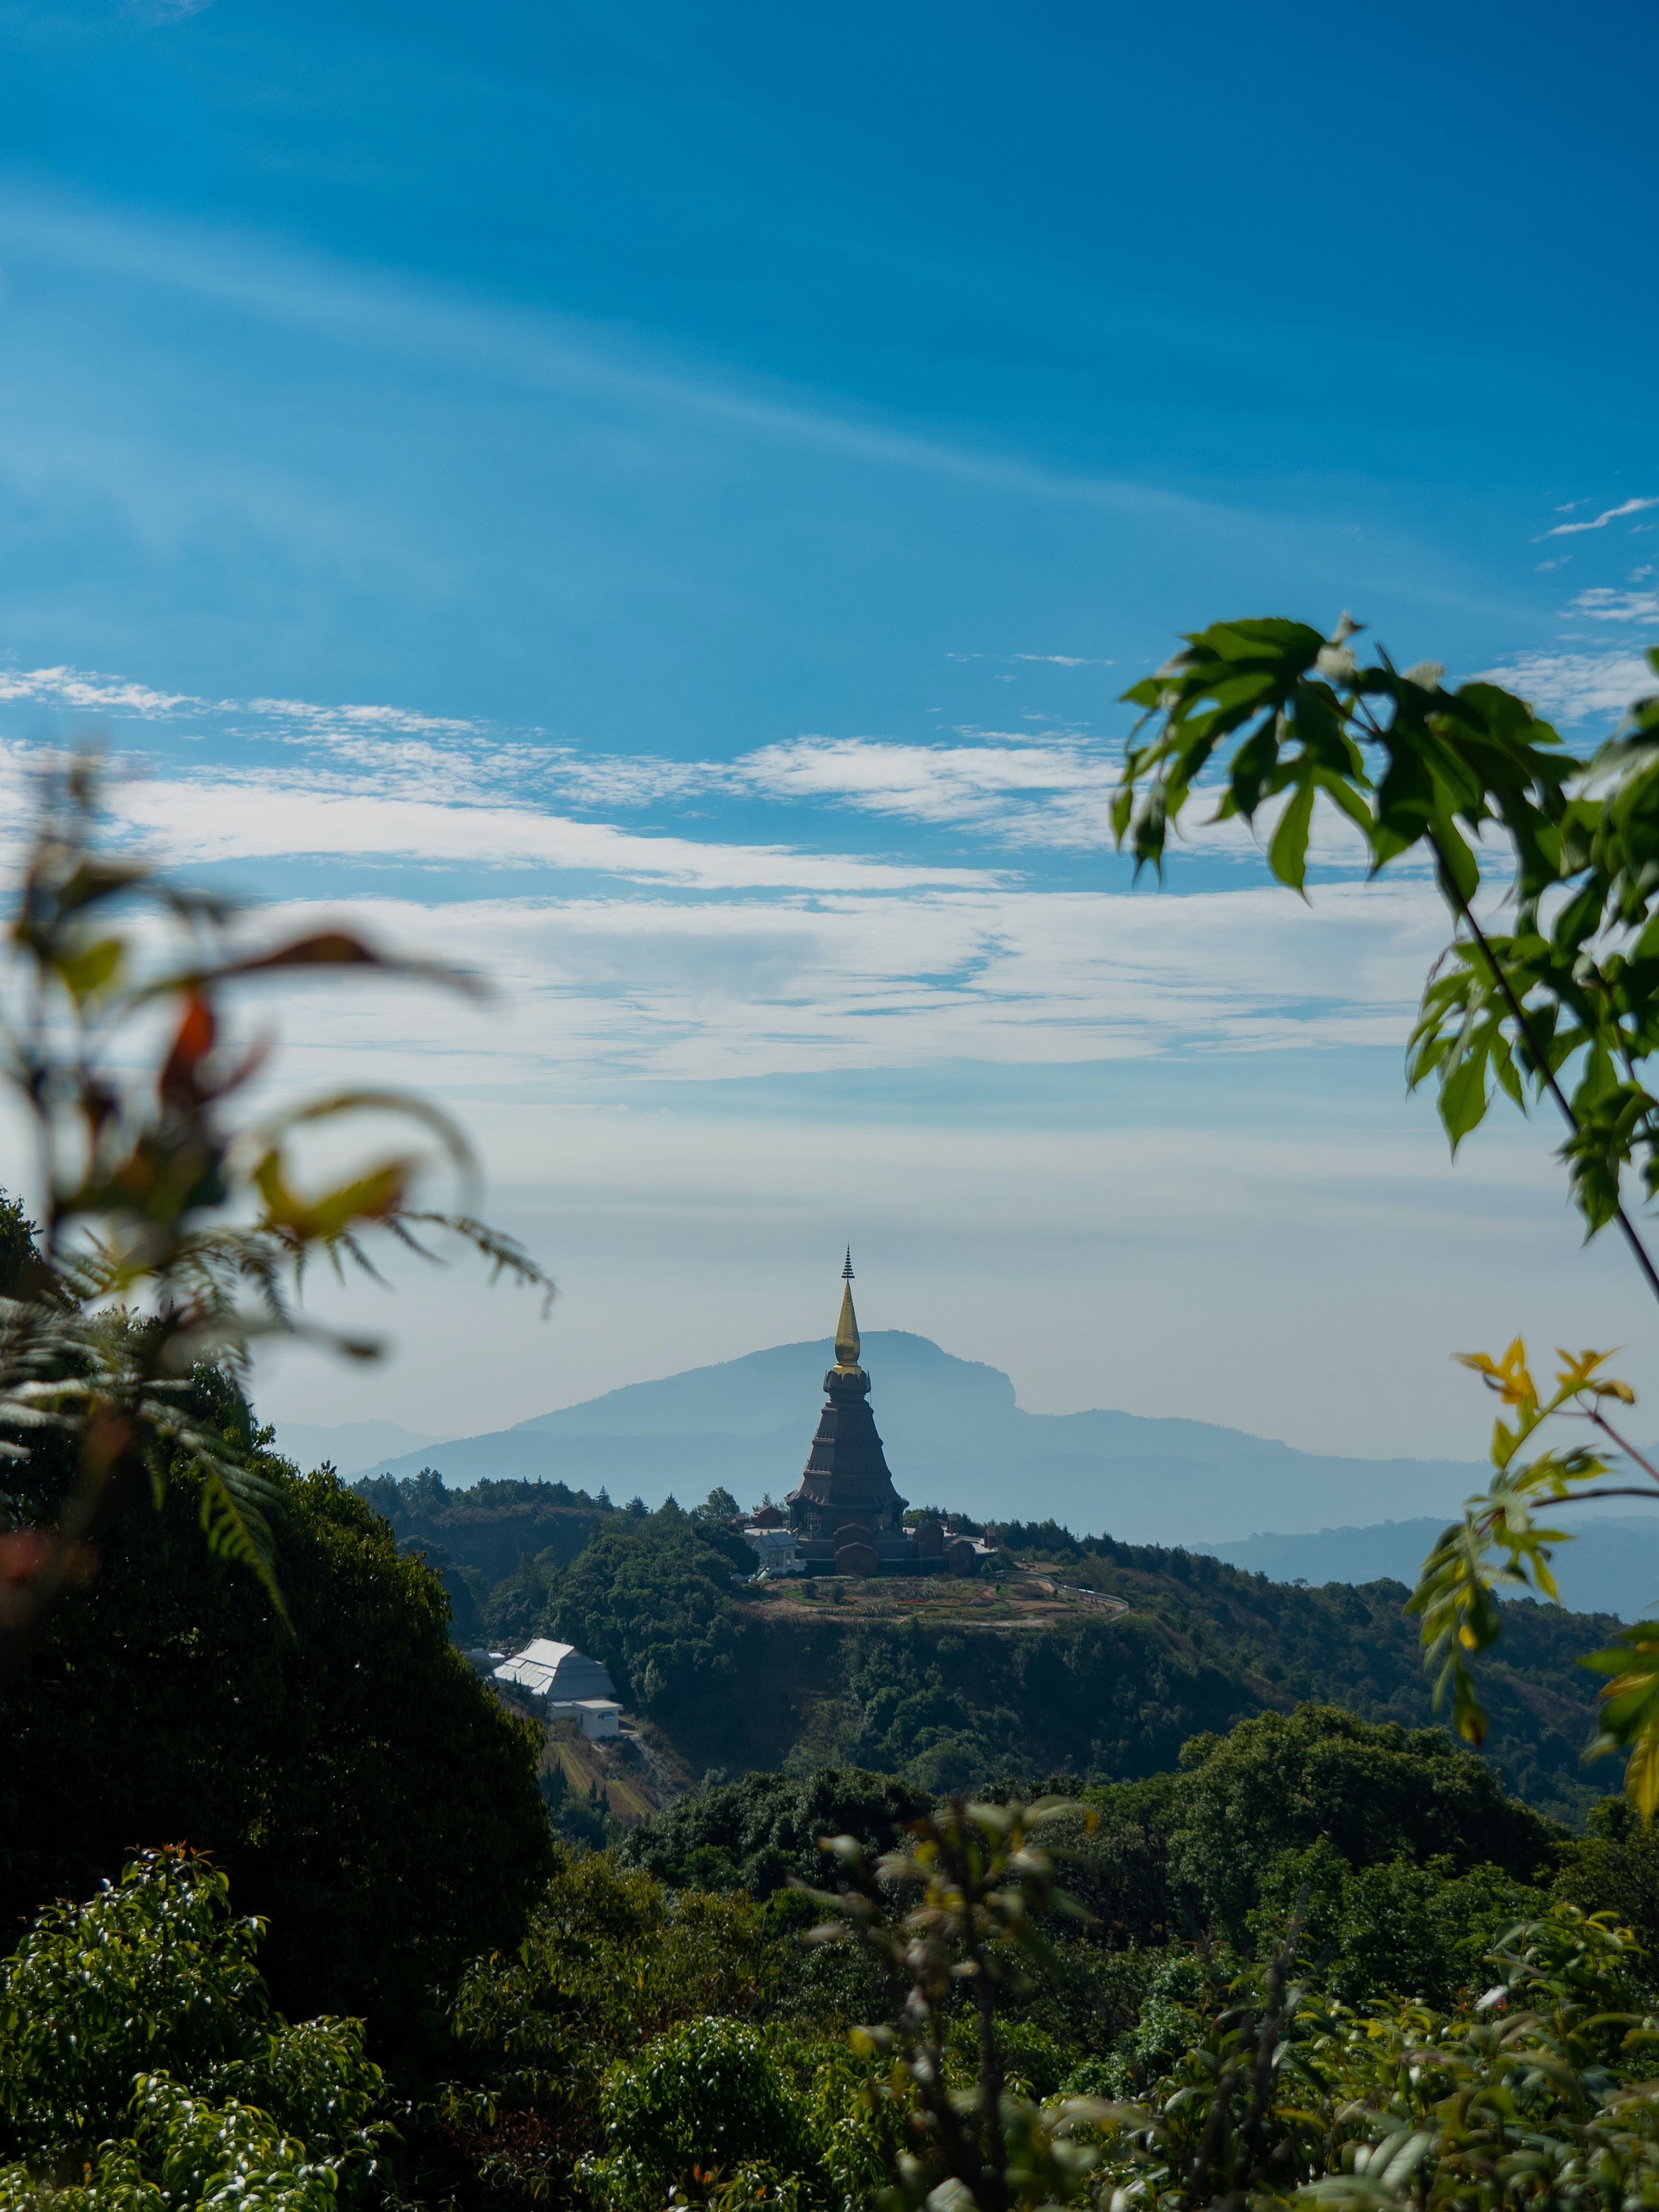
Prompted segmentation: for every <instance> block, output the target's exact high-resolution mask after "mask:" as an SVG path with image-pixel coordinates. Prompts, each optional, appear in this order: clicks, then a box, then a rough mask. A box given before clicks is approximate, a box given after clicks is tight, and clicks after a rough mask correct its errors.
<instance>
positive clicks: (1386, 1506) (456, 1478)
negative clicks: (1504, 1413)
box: [353, 1329, 1484, 1545]
mask: <svg viewBox="0 0 1659 2212" xmlns="http://www.w3.org/2000/svg"><path fill="white" fill-rule="evenodd" d="M834 1358H835V1352H834V1348H833V1346H832V1345H831V1343H830V1341H829V1339H828V1338H821V1339H817V1340H811V1341H808V1342H805V1343H800V1344H782V1345H775V1346H771V1347H770V1348H769V1349H768V1350H766V1351H764V1352H749V1353H747V1354H745V1355H744V1357H742V1358H738V1359H728V1360H723V1361H720V1363H718V1364H715V1365H713V1366H708V1367H695V1368H690V1369H688V1370H686V1371H685V1372H684V1373H683V1374H679V1375H670V1376H663V1377H662V1378H661V1379H660V1380H659V1381H656V1382H651V1383H629V1384H627V1385H625V1386H624V1387H623V1389H617V1390H609V1391H606V1392H605V1394H604V1395H602V1396H600V1397H598V1398H591V1399H588V1400H586V1401H585V1402H583V1403H581V1404H579V1405H574V1406H564V1407H559V1408H558V1409H557V1411H556V1412H554V1413H541V1414H538V1415H536V1416H534V1417H533V1418H532V1419H529V1420H526V1421H520V1422H518V1423H516V1424H515V1425H513V1427H511V1428H507V1429H497V1430H495V1431H491V1432H489V1433H488V1434H486V1435H483V1436H476V1437H455V1438H452V1439H451V1440H449V1441H448V1442H447V1443H437V1444H431V1445H427V1446H423V1447H422V1448H421V1449H419V1450H417V1451H409V1452H404V1453H403V1454H401V1455H398V1457H396V1458H389V1457H388V1458H381V1459H378V1460H375V1461H374V1462H371V1463H369V1464H368V1465H367V1466H364V1467H362V1468H356V1469H354V1470H353V1474H354V1476H355V1475H358V1474H391V1475H392V1476H394V1477H398V1478H402V1479H405V1480H406V1479H407V1478H408V1477H410V1476H411V1475H414V1474H418V1473H419V1471H420V1469H421V1468H422V1467H435V1468H438V1469H439V1471H440V1472H441V1474H443V1476H444V1478H445V1480H447V1482H448V1483H450V1484H451V1485H452V1486H454V1487H458V1488H466V1487H469V1486H471V1485H472V1484H473V1483H476V1482H478V1481H482V1480H527V1481H548V1482H552V1481H559V1482H565V1483H568V1485H569V1486H571V1487H572V1488H573V1489H580V1490H586V1491H589V1492H595V1493H597V1492H599V1490H601V1489H605V1490H607V1491H608V1492H610V1494H611V1497H612V1498H613V1499H615V1501H616V1502H617V1504H622V1503H623V1501H624V1500H625V1499H627V1498H631V1497H634V1496H635V1495H637V1496H639V1497H641V1498H643V1499H644V1501H645V1503H646V1504H647V1505H648V1506H653V1507H654V1506H656V1505H659V1504H661V1503H662V1501H663V1500H664V1498H666V1497H668V1496H670V1495H673V1496H674V1497H677V1498H678V1499H679V1501H680V1503H681V1504H695V1503H696V1502H697V1501H698V1500H699V1499H701V1498H702V1497H704V1496H706V1495H707V1493H708V1491H710V1490H711V1489H713V1488H714V1486H716V1485H717V1484H718V1485H720V1486H723V1487H724V1488H726V1489H727V1490H730V1491H732V1492H734V1493H735V1494H736V1496H737V1497H738V1500H739V1502H740V1503H741V1504H744V1505H750V1504H755V1503H757V1502H758V1500H759V1498H760V1497H761V1495H762V1493H763V1492H769V1493H770V1495H771V1496H773V1497H774V1498H782V1497H783V1496H784V1495H785V1493H786V1492H788V1491H790V1490H792V1489H793V1487H794V1486H795V1484H796V1482H797V1481H798V1480H799V1475H800V1470H801V1468H802V1467H803V1466H804V1464H805V1459H806V1452H807V1447H808V1445H809V1444H810V1443H811V1437H812V1432H813V1429H814V1427H815V1425H816V1424H817V1416H818V1408H819V1406H820V1404H821V1403H822V1386H823V1374H824V1370H825V1369H826V1368H828V1367H829V1365H830V1364H832V1362H833V1360H834ZM863 1359H864V1365H865V1367H866V1370H868V1372H869V1374H870V1377H871V1383H872V1392H871V1403H872V1407H873V1408H874V1410H875V1415H876V1424H877V1426H878V1429H879V1430H880V1431H881V1434H882V1436H883V1437H884V1441H885V1443H886V1448H887V1457H888V1462H889V1464H890V1467H891V1468H892V1470H893V1477H894V1480H895V1481H896V1483H897V1485H898V1487H899V1490H900V1492H902V1494H903V1495H904V1496H905V1497H906V1498H908V1499H909V1500H910V1502H911V1504H915V1505H921V1504H943V1505H949V1506H952V1507H955V1508H957V1509H958V1510H963V1511H965V1512H969V1513H971V1514H974V1515H975V1516H979V1517H980V1518H981V1519H985V1518H990V1519H1000V1520H1007V1521H1013V1520H1019V1521H1042V1520H1050V1519H1052V1520H1055V1521H1060V1522H1065V1523H1066V1525H1068V1526H1069V1527H1071V1528H1073V1529H1076V1530H1078V1531H1079V1532H1080V1533H1081V1532H1087V1533H1090V1534H1110V1535H1113V1536H1116V1537H1118V1538H1120V1539H1121V1540H1123V1541H1127V1542H1131V1543H1158V1544H1190V1543H1199V1542H1203V1543H1206V1544H1212V1545H1213V1544H1222V1543H1227V1542H1231V1541H1237V1540H1238V1539H1240V1538H1243V1537H1248V1536H1249V1534H1251V1533H1252V1532H1253V1531H1255V1530H1256V1529H1260V1528H1273V1529H1276V1530H1279V1531H1283V1532H1284V1533H1285V1534H1300V1533H1303V1532H1306V1531H1314V1530H1317V1529H1319V1528H1328V1527H1330V1526H1331V1525H1332V1524H1333V1523H1334V1522H1340V1521H1349V1522H1357V1521H1366V1522H1375V1521H1379V1520H1382V1519H1384V1518H1395V1519H1405V1518H1408V1517H1412V1516H1417V1515H1427V1514H1438V1515H1440V1516H1442V1517H1444V1516H1448V1515H1449V1514H1451V1513H1453V1512H1455V1510H1456V1508H1457V1507H1458V1505H1459V1504H1460V1503H1461V1501H1462V1498H1463V1497H1464V1496H1465V1495H1466V1494H1467V1493H1468V1492H1469V1491H1470V1490H1471V1489H1474V1487H1476V1486H1478V1485H1480V1484H1481V1483H1482V1482H1483V1481H1484V1471H1483V1469H1482V1468H1480V1466H1478V1465H1476V1464H1474V1463H1471V1462H1459V1461H1453V1460H1411V1459H1396V1460H1364V1459H1348V1458H1338V1457H1328V1456H1321V1455H1317V1454H1313V1453H1308V1452H1301V1451H1297V1449H1295V1448H1294V1447H1293V1446H1291V1445H1290V1444H1285V1443H1278V1442H1275V1441H1273V1440H1272V1439H1270V1438H1267V1437H1255V1436H1250V1435H1249V1434H1247V1433H1246V1432H1244V1431H1242V1430H1237V1429H1225V1428H1220V1427H1218V1426H1216V1425H1213V1424H1212V1423H1209V1422H1205V1421H1192V1420H1186V1419H1181V1418H1179V1417H1169V1418H1164V1419H1153V1418H1149V1417H1147V1416H1146V1415H1144V1414H1138V1413H1118V1412H1113V1411H1109V1410H1097V1411H1091V1412H1086V1413H1027V1412H1025V1411H1024V1408H1023V1407H1021V1406H1020V1405H1019V1404H1018V1400H1017V1398H1016V1395H1015V1391H1014V1386H1013V1383H1012V1380H1011V1379H1010V1378H1009V1376H1006V1375H1005V1374H1004V1373H1003V1372H1002V1370H1000V1368H995V1367H991V1366H987V1365H986V1364H982V1363H981V1362H979V1361H976V1360H969V1359H958V1358H956V1357H955V1356H954V1355H953V1354H952V1353H951V1352H945V1351H944V1350H943V1349H942V1348H941V1347H940V1346H939V1345H937V1344H934V1343H933V1341H932V1340H930V1339H929V1338H927V1337H925V1336H916V1335H913V1334H910V1333H909V1332H908V1331H907V1330H902V1329H885V1330H872V1331H871V1332H869V1333H868V1334H866V1336H865V1338H864V1355H863Z"/></svg>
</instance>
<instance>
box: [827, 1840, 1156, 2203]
mask: <svg viewBox="0 0 1659 2212" xmlns="http://www.w3.org/2000/svg"><path fill="white" fill-rule="evenodd" d="M1075 1811H1076V1808H1075V1806H1074V1805H1073V1803H1072V1802H1071V1801H1070V1800H1068V1799H1066V1798H1040V1799H1038V1800H1037V1801H1036V1802H1035V1803H1033V1804H1030V1805H1023V1804H1020V1803H1018V1802H1010V1803H1008V1804H1006V1805H981V1804H970V1803H969V1802H968V1801H967V1800H966V1799H965V1798H962V1797H957V1798H955V1799H952V1800H951V1801H949V1802H947V1803H946V1804H945V1806H944V1807H942V1808H939V1809H936V1810H935V1811H933V1812H932V1813H929V1814H923V1815H921V1817H920V1818H919V1819H917V1820H914V1821H912V1822H910V1823H909V1824H908V1826H909V1827H910V1831H911V1834H912V1836H913V1837H914V1838H915V1840H914V1841H913V1842H912V1843H911V1844H908V1847H906V1848H903V1849H901V1850H892V1851H888V1852H885V1853H884V1854H883V1855H882V1856H881V1857H879V1858H878V1859H876V1860H874V1861H872V1859H871V1858H870V1857H869V1856H868V1855H867V1853H866V1850H865V1849H864V1846H863V1844H860V1842H859V1840H858V1838H856V1837H853V1836H836V1837H833V1838H830V1837H826V1838H823V1844H822V1848H823V1849H824V1850H828V1851H829V1852H831V1853H833V1855H834V1856H835V1857H836V1860H837V1861H838V1862H839V1866H840V1873H841V1886H840V1888H839V1890H838V1891H837V1892H836V1893H834V1894H831V1893H828V1892H823V1893H815V1894H816V1895H817V1901H818V1902H819V1903H820V1904H822V1905H829V1906H830V1907H831V1908H832V1909H833V1910H834V1911H835V1913H836V1917H835V1918H834V1919H832V1920H829V1921H826V1922H825V1923H823V1925H822V1926H821V1927H819V1928H817V1929H814V1930H812V1931H811V1939H815V1940H817V1941H818V1942H859V1943H861V1944H862V1945H863V1946H865V1947H866V1949H868V1950H869V1951H871V1952H872V1954H874V1955H875V1957H876V1958H877V1959H878V1961H879V1962H880V1964H881V1966H882V1967H883V1969H884V1972H885V1974H886V1977H887V1981H888V1985H889V1990H890V2000H891V2015H892V2016H891V2019H890V2022H888V2023H886V2024H883V2025H878V2026H875V2027H861V2028H859V2029H857V2030H855V2031H854V2048H855V2049H856V2050H860V2051H865V2052H867V2053H870V2054H872V2055H874V2054H880V2055H881V2056H883V2057H886V2058H888V2059H889V2060H890V2070H889V2072H888V2075H887V2076H886V2078H885V2080H884V2081H881V2082H879V2083H877V2084H875V2085H872V2088H871V2090H870V2092H869V2093H870V2095H871V2096H872V2098H874V2099H876V2100H887V2101H890V2102H891V2103H893V2104H895V2105H896V2106H898V2107H899V2108H900V2109H901V2110H902V2112H904V2114H905V2116H906V2118H907V2119H908V2128H909V2131H910V2133H911V2135H912V2136H913V2138H914V2147H913V2148H910V2149H908V2150H907V2151H905V2152H903V2153H902V2154H901V2155H900V2156H899V2158H898V2160H897V2161H896V2177H897V2178H896V2181H895V2183H894V2185H893V2186H892V2187H891V2188H890V2190H889V2191H887V2192H886V2193H885V2195H884V2197H883V2199H882V2202H883V2203H884V2205H885V2206H887V2207H889V2208H890V2212H910V2208H915V2207H916V2206H920V2205H922V2204H926V2205H927V2206H929V2207H930V2208H933V2209H934V2212H970V2208H973V2207H977V2208H979V2212H1010V2208H1012V2207H1013V2206H1016V2205H1018V2206H1031V2205H1042V2204H1051V2203H1066V2202H1068V2201H1070V2200H1072V2199H1073V2198H1075V2197H1079V2196H1081V2195H1082V2194H1083V2193H1084V2192H1085V2189H1086V2186H1087V2182H1088V2177H1089V2173H1090V2171H1091V2168H1092V2166H1094V2165H1095V2164H1096V2162H1097V2156H1098V2152H1097V2146H1096V2145H1095V2144H1094V2143H1093V2142H1091V2141H1090V2140H1088V2136H1089V2133H1090V2130H1091V2129H1093V2128H1096V2127H1097V2126H1098V2125H1099V2124H1102V2123H1103V2122H1105V2121H1108V2120H1109V2119H1110V2118H1113V2117H1114V2112H1115V2108H1114V2107H1112V2106H1109V2105H1108V2104H1106V2103H1103V2102H1102V2100H1099V2099H1097V2098H1089V2097H1080V2098H1067V2099H1063V2100H1060V2102H1059V2103H1057V2104H1051V2105H1038V2104H1036V2103H1035V2102H1033V2101H1032V2100H1030V2098H1028V2097H1023V2096H1020V2095H1018V2094H1017V2093H1015V2092H1014V2089H1013V2087H1012V2084H1011V2081H1010V2069H1009V2065H1008V2062H1007V2055H1006V2050H1005V2048H1004V2045H1003V2042H1002V2040H1001V2039H1000V2035H999V2030H998V2023H997V2014H998V2011H999V2008H1000V2007H1001V2006H1003V2005H1005V2004H1006V2003H1007V2002H1009V2001H1010V2000H1012V1999H1013V1998H1016V1997H1018V1996H1021V1995H1024V1994H1025V1993H1026V1991H1027V1990H1028V1989H1029V1987H1030V1975H1031V1970H1032V1968H1033V1967H1035V1966H1038V1965H1040V1964H1041V1965H1049V1966H1052V1965H1053V1963H1054V1960H1053V1950H1052V1946H1051V1944H1050V1942H1049V1941H1048V1937H1047V1936H1045V1934H1044V1933H1043V1930H1042V1922H1043V1921H1044V1919H1045V1918H1047V1917H1049V1916H1050V1915H1055V1914H1058V1915H1063V1916H1068V1917H1082V1910H1083V1909H1082V1907H1081V1906H1079V1905H1077V1904H1076V1903H1075V1902H1074V1901H1073V1899H1071V1898H1070V1897H1069V1896H1067V1895H1066V1893H1065V1892H1064V1891H1063V1890H1062V1889H1060V1887H1059V1886H1058V1884H1057V1882H1056V1880H1055V1873H1054V1859H1053V1857H1052V1856H1051V1855H1050V1854H1049V1853H1048V1852H1047V1851H1045V1850H1043V1849H1042V1842H1041V1838H1042V1833H1043V1831H1044V1830H1045V1829H1046V1828H1048V1826H1051V1824H1052V1823H1053V1822H1054V1821H1055V1820H1058V1819H1060V1818H1061V1817H1062V1816H1064V1815H1066V1814H1074V1813H1075ZM962 2005H966V2006H967V2007H968V2008H969V2009H970V2010H971V2013H972V2015H973V2019H974V2023H975V2040H976V2044H977V2051H976V2060H977V2063H976V2066H975V2078H974V2080H973V2081H972V2082H971V2084H970V2085H968V2086H957V2084H956V2083H955V2082H954V2081H953V2080H952V2078H951V2069H950V2067H949V2065H948V2064H947V2057H948V2053H949V2051H950V2049H951V2042H952V2037H951V2027H952V2024H953V2020H954V2018H955V2016H956V2015H957V2012H958V2009H959V2008H960V2006H962Z"/></svg>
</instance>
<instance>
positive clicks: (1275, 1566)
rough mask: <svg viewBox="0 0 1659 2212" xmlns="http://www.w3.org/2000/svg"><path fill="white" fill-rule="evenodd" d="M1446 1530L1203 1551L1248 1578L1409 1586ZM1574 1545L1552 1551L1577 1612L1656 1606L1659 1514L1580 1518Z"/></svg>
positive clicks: (1267, 1541) (1333, 1533)
mask: <svg viewBox="0 0 1659 2212" xmlns="http://www.w3.org/2000/svg"><path fill="white" fill-rule="evenodd" d="M1445 1525H1446V1521H1445V1516H1444V1515H1443V1514H1442V1515H1437V1516H1435V1517H1433V1518H1432V1519H1425V1520H1418V1521H1385V1522H1381V1523H1380V1524H1378V1525H1376V1526H1374V1527H1371V1528H1321V1529H1319V1530H1318V1531H1317V1532H1316V1533H1315V1534H1297V1535H1279V1534H1273V1535H1259V1536H1247V1537H1246V1538H1244V1540H1243V1542H1240V1543H1219V1544H1202V1545H1200V1546H1199V1547H1198V1548H1199V1549H1200V1550H1201V1551H1206V1552H1210V1553H1213V1554H1214V1555H1215V1557H1216V1558H1217V1559H1225V1560H1226V1561H1227V1563H1228V1565H1230V1566H1235V1567H1243V1569H1244V1571H1246V1573H1249V1574H1258V1575H1266V1576H1267V1577H1269V1579H1270V1580H1272V1581H1273V1582H1276V1583H1289V1582H1304V1583H1310V1584H1313V1585H1315V1586H1317V1585H1318V1584H1320V1583H1371V1582H1379V1581H1381V1580H1382V1579H1383V1577H1385V1576H1386V1577H1390V1578H1391V1579H1392V1580H1394V1581H1395V1582H1401V1583H1407V1585H1408V1586H1409V1585H1410V1584H1411V1583H1414V1582H1415V1581H1416V1580H1417V1574H1418V1570H1419V1567H1420V1566H1421V1565H1422V1563H1423V1560H1424V1559H1425V1557H1426V1556H1427V1554H1428V1553H1429V1551H1430V1549H1431V1547H1432V1546H1433V1544H1434V1542H1435V1540H1436V1538H1437V1536H1438V1535H1439V1534H1440V1532H1441V1530H1442V1528H1444V1526H1445ZM1575 1526H1576V1528H1577V1531H1578V1532H1579V1533H1578V1534H1577V1535H1576V1536H1575V1539H1574V1541H1572V1542H1571V1543H1570V1544H1558V1545H1557V1546H1556V1547H1554V1558H1553V1563H1552V1564H1553V1571H1554V1575H1555V1578H1556V1581H1557V1583H1559V1585H1560V1590H1561V1601H1562V1603H1563V1604H1564V1605H1565V1606H1566V1607H1568V1608H1569V1610H1570V1611H1571V1612H1575V1613H1616V1614H1617V1615H1618V1616H1619V1618H1620V1620H1640V1619H1641V1618H1642V1616H1643V1614H1644V1613H1648V1612H1650V1610H1651V1609H1652V1607H1654V1606H1655V1605H1656V1604H1659V1513H1650V1514H1648V1515H1647V1516H1638V1515H1636V1514H1630V1513H1620V1514H1611V1515H1607V1516H1604V1517H1601V1518H1598V1519H1589V1518H1583V1519H1581V1520H1579V1521H1578V1522H1577V1523H1576V1524H1575Z"/></svg>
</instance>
